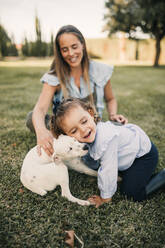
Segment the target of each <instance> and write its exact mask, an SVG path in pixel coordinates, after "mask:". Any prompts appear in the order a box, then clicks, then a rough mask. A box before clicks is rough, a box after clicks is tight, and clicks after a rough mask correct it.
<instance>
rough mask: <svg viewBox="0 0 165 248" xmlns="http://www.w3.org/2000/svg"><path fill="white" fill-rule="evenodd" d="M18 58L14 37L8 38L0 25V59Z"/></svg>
mask: <svg viewBox="0 0 165 248" xmlns="http://www.w3.org/2000/svg"><path fill="white" fill-rule="evenodd" d="M5 56H18V51H17V48H16V45H15V42H14V36H12V38H10V37H9V36H8V34H7V31H6V30H5V28H4V27H3V26H2V25H0V57H5Z"/></svg>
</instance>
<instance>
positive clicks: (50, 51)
mask: <svg viewBox="0 0 165 248" xmlns="http://www.w3.org/2000/svg"><path fill="white" fill-rule="evenodd" d="M53 55H54V37H53V33H51V37H50V43H49V44H48V56H53Z"/></svg>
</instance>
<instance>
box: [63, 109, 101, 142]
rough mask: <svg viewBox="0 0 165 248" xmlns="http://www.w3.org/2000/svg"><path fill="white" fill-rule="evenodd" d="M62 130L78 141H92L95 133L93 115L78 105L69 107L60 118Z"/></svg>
mask: <svg viewBox="0 0 165 248" xmlns="http://www.w3.org/2000/svg"><path fill="white" fill-rule="evenodd" d="M61 126H62V127H63V130H64V132H65V133H66V134H67V135H69V136H72V137H74V138H76V139H77V140H78V141H79V142H85V143H92V142H93V141H94V139H95V135H96V124H95V122H94V119H93V117H92V116H91V115H90V114H89V113H88V111H86V110H84V109H83V108H82V107H80V106H76V107H73V108H71V109H70V110H69V111H68V112H67V114H66V115H65V116H64V118H63V120H62V125H61Z"/></svg>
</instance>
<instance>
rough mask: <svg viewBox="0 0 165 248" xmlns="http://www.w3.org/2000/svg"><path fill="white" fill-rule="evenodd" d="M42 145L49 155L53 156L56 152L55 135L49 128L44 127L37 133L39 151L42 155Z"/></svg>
mask: <svg viewBox="0 0 165 248" xmlns="http://www.w3.org/2000/svg"><path fill="white" fill-rule="evenodd" d="M41 147H42V148H43V149H44V151H45V152H46V153H47V155H48V156H51V155H52V154H53V152H54V149H53V135H52V134H51V132H50V131H49V130H48V129H44V130H43V131H40V133H38V134H37V152H38V155H39V156H41Z"/></svg>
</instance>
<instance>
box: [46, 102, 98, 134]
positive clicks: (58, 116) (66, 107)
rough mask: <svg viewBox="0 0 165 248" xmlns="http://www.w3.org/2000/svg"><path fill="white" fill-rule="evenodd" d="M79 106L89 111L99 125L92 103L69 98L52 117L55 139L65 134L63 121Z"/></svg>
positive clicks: (51, 123) (51, 124)
mask: <svg viewBox="0 0 165 248" xmlns="http://www.w3.org/2000/svg"><path fill="white" fill-rule="evenodd" d="M77 106H80V107H82V108H83V109H84V110H86V111H88V112H89V113H90V115H91V116H93V117H94V121H95V123H97V122H98V121H99V120H100V118H99V117H98V115H97V113H96V111H95V108H94V107H93V106H92V104H91V103H90V102H87V103H86V102H84V101H82V100H80V99H78V98H68V99H64V100H63V101H62V102H61V103H59V105H58V106H57V108H56V109H55V110H54V115H52V117H51V122H50V130H51V132H52V134H53V136H54V137H55V138H58V136H59V135H60V134H65V133H64V131H63V129H62V121H63V118H64V117H65V115H66V114H67V113H68V112H69V111H70V110H71V109H72V108H76V107H77Z"/></svg>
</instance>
